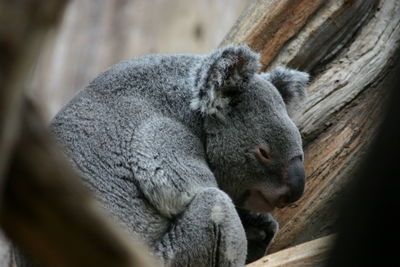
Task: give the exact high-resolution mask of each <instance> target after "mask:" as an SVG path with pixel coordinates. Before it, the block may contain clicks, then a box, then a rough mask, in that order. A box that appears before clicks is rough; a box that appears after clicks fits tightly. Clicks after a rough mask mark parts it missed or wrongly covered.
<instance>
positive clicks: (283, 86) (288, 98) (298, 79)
mask: <svg viewBox="0 0 400 267" xmlns="http://www.w3.org/2000/svg"><path fill="white" fill-rule="evenodd" d="M260 75H261V77H262V78H264V79H266V80H268V81H270V82H271V83H272V84H273V85H274V86H275V87H276V89H278V91H279V93H280V94H281V96H282V98H283V101H284V102H285V104H286V105H287V106H288V105H292V104H296V103H297V102H299V101H300V100H302V99H303V98H304V97H305V88H306V86H307V84H308V81H309V79H310V75H309V74H308V73H306V72H301V71H297V70H294V69H288V68H284V67H278V68H276V69H274V70H272V71H271V72H269V73H268V72H266V73H262V74H260Z"/></svg>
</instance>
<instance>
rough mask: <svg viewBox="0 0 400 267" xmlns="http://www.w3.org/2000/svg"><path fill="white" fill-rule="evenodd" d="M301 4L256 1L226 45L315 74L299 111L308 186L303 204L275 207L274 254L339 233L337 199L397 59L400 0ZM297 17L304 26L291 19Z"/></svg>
mask: <svg viewBox="0 0 400 267" xmlns="http://www.w3.org/2000/svg"><path fill="white" fill-rule="evenodd" d="M303 2H304V3H303V5H302V6H301V7H298V6H297V4H298V3H299V1H282V2H280V3H275V2H274V1H272V2H270V1H255V2H254V3H253V5H252V6H250V7H249V9H247V10H246V11H245V12H244V13H243V15H242V16H241V17H240V19H239V21H238V22H237V23H236V24H235V26H234V28H233V29H232V30H231V31H230V33H229V34H228V35H227V37H226V39H225V40H224V41H223V43H222V44H223V45H225V44H228V43H247V44H249V45H250V46H251V47H252V48H254V49H256V50H257V51H259V52H260V53H261V56H262V58H263V64H264V66H263V69H269V68H272V67H275V66H278V65H287V66H289V67H293V68H298V69H300V70H305V71H309V72H310V73H311V74H312V82H311V83H310V86H309V88H308V99H307V101H306V102H304V103H303V104H302V105H301V107H298V110H297V111H296V112H294V113H293V117H294V121H295V122H296V124H297V125H298V126H299V129H300V131H301V134H302V137H303V140H304V150H305V166H306V173H307V176H308V180H307V185H306V191H305V194H304V196H303V198H302V199H301V200H300V201H299V202H297V203H294V204H293V205H290V206H289V207H286V208H284V209H282V210H277V211H275V212H274V216H275V217H276V218H277V219H278V221H279V223H280V226H281V230H280V232H279V233H278V236H277V238H276V239H275V243H274V244H273V245H272V247H271V248H270V251H271V252H274V251H278V250H280V249H283V248H285V247H288V246H291V245H294V244H298V243H301V242H305V241H308V240H311V239H314V238H316V237H319V236H324V235H326V234H329V233H331V232H332V231H333V230H332V229H333V225H334V222H335V220H336V214H337V211H336V210H335V203H337V202H336V200H337V198H338V196H340V195H341V193H342V191H343V189H344V188H345V187H346V186H347V183H348V181H349V180H350V179H351V177H352V176H353V174H354V172H355V171H356V169H357V166H358V163H359V161H360V159H361V158H362V156H363V154H364V153H365V151H366V150H367V149H368V146H369V144H370V142H371V140H372V139H373V137H374V136H375V133H376V129H377V127H378V126H379V122H380V119H381V117H382V114H383V110H384V107H385V96H386V95H387V92H386V90H385V88H386V85H385V81H387V80H390V75H394V74H393V72H392V71H391V68H392V65H393V62H395V61H396V60H397V59H398V58H399V44H400V26H399V25H400V3H399V2H398V1H395V0H388V1H377V0H366V1H361V0H351V1H349V0H339V1H333V0H332V1H324V3H319V2H318V1H314V3H313V5H312V6H308V5H307V4H310V3H309V2H308V1H303ZM316 3H319V5H318V7H317V6H316V5H315V4H316ZM284 4H285V5H286V7H285V8H283V7H282V6H279V5H284ZM266 8H269V10H266ZM296 8H305V10H304V11H303V12H300V11H298V9H296ZM293 10H297V12H299V14H298V15H293V14H292V12H293ZM266 13H267V14H268V15H262V14H266ZM300 14H301V15H300ZM298 16H301V20H299V21H300V22H299V24H301V27H297V26H298V25H297V24H296V25H297V26H293V25H292V24H293V23H292V17H293V19H294V17H298ZM281 17H285V18H288V19H286V20H281V22H280V23H281V24H280V25H279V27H278V28H279V29H278V31H282V32H279V33H278V32H276V31H272V33H269V31H268V30H269V29H270V28H271V29H277V27H276V26H275V23H276V18H281ZM253 24H254V25H253ZM251 25H252V26H251ZM291 27H292V28H291ZM284 29H286V30H284ZM292 29H293V30H292ZM257 34H261V35H265V36H268V38H267V39H268V40H265V39H263V38H254V37H253V36H255V35H257ZM275 39H276V40H275ZM266 46H272V47H268V48H266ZM266 53H268V54H266Z"/></svg>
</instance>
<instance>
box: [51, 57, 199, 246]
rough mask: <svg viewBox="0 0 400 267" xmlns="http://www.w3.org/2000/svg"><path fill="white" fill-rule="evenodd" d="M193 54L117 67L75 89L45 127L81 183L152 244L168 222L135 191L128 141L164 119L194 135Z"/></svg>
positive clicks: (196, 121)
mask: <svg viewBox="0 0 400 267" xmlns="http://www.w3.org/2000/svg"><path fill="white" fill-rule="evenodd" d="M200 58H201V57H200V56H194V55H156V56H146V57H142V58H139V59H135V60H130V61H125V62H121V63H119V64H117V65H115V66H113V67H111V68H110V69H108V70H107V71H105V72H104V73H102V74H101V75H99V76H98V77H97V78H96V79H95V80H93V81H92V82H91V83H90V84H89V85H88V86H87V87H86V88H84V89H83V90H81V91H80V92H79V93H78V94H77V95H76V96H75V97H74V99H73V100H72V101H71V102H70V103H68V104H67V105H66V106H65V107H64V108H63V109H62V110H61V111H60V112H59V113H58V114H57V115H56V117H55V118H54V119H53V121H52V123H51V125H50V128H51V130H52V132H53V133H54V135H55V137H56V139H57V141H58V142H59V143H60V144H61V146H62V147H63V149H64V150H65V152H66V154H67V157H68V158H69V159H70V160H71V163H72V165H73V167H74V168H75V169H76V170H78V171H79V172H80V174H81V175H82V177H83V179H84V182H85V184H86V185H87V186H88V187H89V188H90V189H91V190H92V191H94V192H95V193H96V195H97V196H98V198H99V199H100V200H101V201H102V202H103V204H104V206H105V208H106V209H107V210H109V211H111V212H112V213H113V214H114V215H115V216H116V217H117V218H118V219H119V221H120V222H122V223H123V224H125V225H127V226H128V228H130V229H131V230H132V229H133V227H134V228H135V229H134V231H135V232H138V233H139V234H140V235H141V236H142V237H143V238H145V239H147V240H146V241H147V242H149V243H151V242H152V241H155V240H156V239H157V238H158V237H159V235H161V234H162V233H164V232H165V231H166V228H167V227H168V221H167V219H166V218H165V217H163V216H160V214H159V213H158V212H157V211H156V210H155V209H154V207H152V206H151V205H150V204H149V203H148V202H147V201H146V199H145V197H144V196H143V193H142V192H141V190H140V188H138V186H137V185H136V182H135V179H136V178H135V174H134V173H133V171H132V162H130V161H131V159H130V158H131V156H132V154H133V153H136V147H135V143H134V142H133V141H132V139H133V137H134V136H135V134H136V132H137V130H138V129H139V128H140V127H141V125H143V124H145V123H146V121H148V120H151V119H152V118H157V117H168V118H171V120H172V121H176V123H177V124H179V123H181V122H182V123H183V122H185V127H187V129H188V130H189V131H192V132H193V133H194V135H201V134H200V133H201V130H200V125H201V119H200V118H198V117H196V116H195V114H194V113H193V112H190V110H189V106H190V105H189V102H190V98H191V91H190V79H191V73H190V69H191V66H193V64H196V63H197V62H198V61H199V60H200Z"/></svg>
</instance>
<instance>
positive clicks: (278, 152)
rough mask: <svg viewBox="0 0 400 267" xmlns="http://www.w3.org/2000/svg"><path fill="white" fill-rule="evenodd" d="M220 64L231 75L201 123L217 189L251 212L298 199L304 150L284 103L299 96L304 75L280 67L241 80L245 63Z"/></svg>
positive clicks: (300, 192) (302, 179)
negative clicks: (234, 67)
mask: <svg viewBox="0 0 400 267" xmlns="http://www.w3.org/2000/svg"><path fill="white" fill-rule="evenodd" d="M236 49H238V48H236ZM244 49H245V48H244ZM245 52H248V51H245ZM242 53H243V51H242ZM250 55H251V54H250ZM241 56H242V57H239V59H235V60H236V61H234V60H233V62H240V60H242V58H243V57H244V56H245V55H243V54H241ZM250 63H254V62H251V61H250ZM224 64H225V65H224V68H222V69H223V71H226V70H228V71H230V73H231V74H232V73H233V75H234V76H235V79H232V78H231V79H230V80H229V82H228V83H223V85H222V86H219V88H220V89H219V90H220V91H219V92H217V93H216V94H215V95H216V98H219V99H216V102H217V103H214V106H212V105H209V106H208V107H207V108H208V110H209V109H210V108H214V112H212V113H211V114H207V116H206V118H205V124H204V127H205V132H206V153H207V159H208V162H209V165H210V167H211V169H212V171H213V172H214V174H215V176H216V178H217V181H218V184H219V186H220V188H221V189H222V190H224V191H225V192H227V193H228V194H229V195H230V196H231V198H232V199H233V200H234V202H235V204H236V205H238V206H241V207H244V208H247V209H251V210H255V211H264V212H269V211H271V210H272V209H274V208H275V207H283V206H285V205H287V204H288V203H291V202H294V201H296V200H297V199H299V198H300V197H301V195H302V194H303V190H304V183H305V174H304V166H303V150H302V143H301V136H300V133H299V131H298V129H297V127H296V126H295V125H294V123H293V122H292V120H291V119H290V118H289V116H288V113H287V104H289V102H291V101H293V100H294V99H295V98H296V95H301V92H302V90H303V88H304V86H305V84H306V83H307V81H308V75H307V74H305V73H302V72H298V71H294V70H289V69H284V68H279V69H276V70H274V71H272V72H271V73H263V74H255V72H253V73H252V72H251V71H250V72H248V73H245V75H242V78H241V77H240V74H241V71H243V69H244V66H243V64H245V63H244V62H240V64H241V65H240V66H239V67H240V68H239V69H234V70H233V69H232V68H231V69H229V67H226V62H224ZM215 65H216V64H214V67H215ZM247 67H249V66H247ZM214 73H215V72H214ZM246 74H248V75H247V76H246ZM226 77H227V76H225V78H226ZM209 81H210V80H208V82H209Z"/></svg>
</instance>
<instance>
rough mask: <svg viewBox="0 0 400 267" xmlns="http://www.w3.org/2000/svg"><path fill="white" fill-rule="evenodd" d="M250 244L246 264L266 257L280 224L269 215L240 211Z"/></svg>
mask: <svg viewBox="0 0 400 267" xmlns="http://www.w3.org/2000/svg"><path fill="white" fill-rule="evenodd" d="M238 213H239V217H240V219H241V221H242V224H243V227H244V229H245V231H246V237H247V242H248V247H247V259H246V263H249V262H252V261H255V260H257V259H259V258H261V257H262V256H264V255H265V253H266V251H267V249H268V247H269V245H270V244H271V243H272V241H273V239H274V237H275V235H276V233H277V232H278V229H279V224H278V222H277V221H276V220H275V219H274V218H273V217H272V215H271V214H269V213H259V212H251V211H248V210H241V209H239V210H238Z"/></svg>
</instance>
